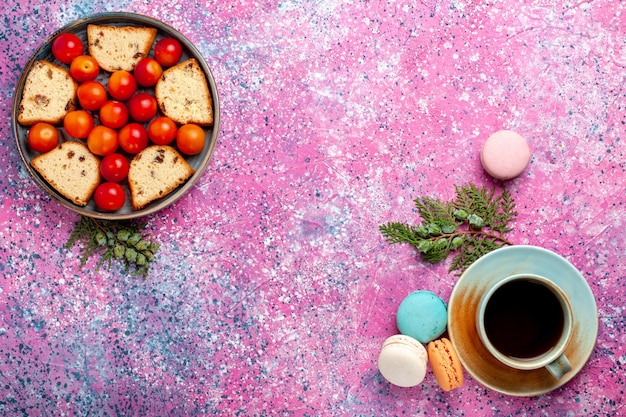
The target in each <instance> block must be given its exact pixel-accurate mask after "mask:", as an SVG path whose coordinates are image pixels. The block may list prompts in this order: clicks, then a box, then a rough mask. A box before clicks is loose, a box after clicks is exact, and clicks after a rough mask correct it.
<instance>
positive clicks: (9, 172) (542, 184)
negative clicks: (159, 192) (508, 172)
mask: <svg viewBox="0 0 626 417" xmlns="http://www.w3.org/2000/svg"><path fill="white" fill-rule="evenodd" d="M105 5H106V6H105ZM1 7H2V10H3V13H2V15H3V18H4V21H3V24H2V27H1V28H0V51H1V54H0V92H1V93H2V97H3V98H2V99H0V133H1V134H0V141H1V144H2V149H4V152H2V153H0V189H1V193H0V415H7V416H17V415H24V416H26V415H29V416H36V415H50V416H85V415H98V416H100V415H102V416H112V415H119V416H184V415H191V416H201V415H245V416H271V415H272V416H273V415H281V416H292V415H293V416H317V415H320V416H321V415H349V416H355V415H359V416H395V415H411V416H436V415H438V416H444V415H446V416H447V415H450V416H494V415H497V416H504V415H516V416H524V415H529V416H530V415H532V416H536V415H546V416H583V415H584V416H616V415H626V407H625V405H624V399H623V398H624V390H625V386H626V382H625V364H626V352H625V350H624V344H625V342H626V322H625V317H624V316H625V311H624V300H625V296H626V294H625V290H624V289H625V288H626V282H625V277H624V275H625V272H626V266H625V262H624V261H625V259H626V257H625V255H624V247H625V246H626V232H624V228H625V219H626V216H625V214H624V201H625V197H624V195H625V188H626V185H625V184H626V182H625V170H626V165H625V159H626V158H625V154H624V153H625V151H624V139H625V137H626V89H625V86H626V82H625V81H626V80H625V79H626V42H625V39H626V4H625V3H624V2H623V1H619V0H607V1H599V0H598V1H592V2H584V1H583V2H568V1H558V2H556V3H555V2H553V1H532V2H516V1H494V2H490V3H489V5H487V4H485V3H484V2H470V1H464V0H443V1H420V2H402V1H385V2H382V1H380V2H378V1H372V2H370V1H348V0H346V1H340V0H337V1H310V2H307V1H299V0H295V1H286V2H279V3H276V2H251V1H247V0H242V1H239V2H217V1H212V2H207V3H206V4H204V3H203V4H198V3H193V2H183V1H170V2H163V3H158V2H157V3H154V4H150V5H148V4H147V2H144V1H131V0H127V1H119V0H117V1H113V2H111V3H109V2H104V1H100V0H96V1H76V2H69V1H61V0H51V1H46V2H43V1H34V0H33V1H30V2H20V3H19V4H18V2H16V1H11V0H10V1H9V3H4V4H3V5H2V6H1ZM105 10H118V11H131V12H137V13H142V14H146V15H149V16H152V17H155V18H158V19H160V20H162V21H164V22H166V23H169V24H171V25H172V26H173V27H174V28H176V29H178V30H179V31H181V32H182V33H183V34H184V35H185V36H187V37H188V38H189V39H190V40H191V41H192V42H194V43H195V44H196V45H197V47H198V48H199V50H200V51H201V52H202V54H203V56H204V57H205V59H206V61H207V63H208V64H209V66H210V67H211V69H212V71H213V74H214V76H215V78H216V80H217V82H218V84H219V86H218V88H219V91H220V99H221V103H222V127H221V132H220V136H219V143H218V144H217V148H216V151H215V154H214V158H213V159H212V161H211V162H210V164H209V167H208V169H207V171H206V173H205V174H204V176H203V177H202V178H201V179H200V180H199V182H198V183H197V185H196V186H195V187H194V188H193V189H192V190H191V192H190V193H189V194H188V195H186V196H185V197H183V198H182V199H180V200H179V201H177V202H176V203H175V204H174V205H172V206H170V207H169V208H167V209H165V210H163V211H161V212H159V213H157V214H155V215H153V216H151V217H149V218H148V219H147V220H148V221H149V228H150V230H151V231H152V232H153V234H154V235H155V236H156V237H157V239H158V240H159V241H160V242H161V244H162V248H161V252H160V257H159V260H158V262H157V263H156V264H155V266H154V267H153V269H152V273H151V275H150V277H149V278H148V279H147V280H146V281H145V282H141V281H140V280H138V279H136V278H132V277H129V276H126V275H125V274H124V271H123V269H120V268H113V269H111V270H110V271H101V272H100V273H97V274H96V273H93V272H92V271H91V270H90V269H83V270H79V268H78V267H79V261H78V259H77V257H78V253H79V252H78V248H74V249H73V250H72V251H67V250H64V249H63V248H62V246H63V244H64V243H65V241H66V240H67V238H68V235H69V233H70V231H71V229H72V226H73V223H74V221H75V220H76V216H75V215H74V214H73V213H71V212H69V211H67V210H66V209H64V208H62V207H61V206H59V205H58V204H57V203H56V202H55V201H54V200H51V199H50V198H49V197H48V196H47V195H45V194H44V193H43V192H42V191H41V189H40V188H39V187H38V186H37V185H36V184H35V182H34V181H33V180H32V179H30V178H29V177H28V175H27V174H26V171H25V169H24V168H23V167H22V166H21V162H20V159H19V156H18V153H17V150H16V147H15V140H14V138H13V137H12V133H11V129H10V111H11V105H12V100H13V91H14V88H15V86H16V83H17V80H18V78H19V75H20V73H21V71H22V69H23V67H24V65H25V64H26V62H27V61H28V59H29V58H30V55H31V54H32V53H33V52H34V51H35V50H36V49H37V48H38V47H39V46H40V44H41V43H42V42H43V40H44V39H46V38H47V37H48V36H50V35H51V34H52V33H54V31H55V30H57V29H59V28H60V27H62V26H64V25H65V24H68V23H70V22H71V21H73V20H74V19H77V18H80V17H83V16H85V15H89V14H91V13H96V12H101V11H105ZM504 128H506V129H513V130H516V131H517V132H519V133H520V134H522V135H523V136H525V137H526V138H527V140H528V142H529V143H530V145H531V149H532V159H531V164H530V166H529V167H528V169H527V170H526V171H525V172H524V174H523V175H522V176H520V177H518V178H517V179H515V180H512V181H509V182H507V183H506V186H507V188H508V189H509V190H510V192H511V193H512V194H513V196H514V197H515V198H516V202H517V206H518V211H519V217H518V220H517V222H516V224H515V225H514V227H515V230H514V232H513V233H512V234H511V236H510V237H511V238H512V239H513V240H514V241H515V242H516V243H519V244H530V245H537V246H541V247H544V248H546V249H550V250H552V251H555V252H557V253H559V254H560V255H562V256H563V257H565V258H566V259H567V260H569V261H570V262H571V263H572V264H573V265H575V266H576V267H577V268H579V270H580V271H581V272H582V274H583V276H584V277H585V279H586V280H587V281H588V283H589V285H590V287H591V289H592V291H593V293H594V295H595V297H596V300H597V304H598V314H599V317H600V320H599V337H598V340H597V343H596V345H595V348H594V351H593V353H592V356H591V358H590V360H589V361H588V363H587V364H586V365H585V367H584V368H583V370H582V371H581V372H580V373H579V374H578V375H577V376H576V377H575V378H573V379H572V380H571V381H570V382H569V383H567V384H566V385H565V386H563V387H562V388H559V389H557V390H555V391H553V392H550V393H548V394H545V395H542V396H539V397H535V398H531V399H527V398H517V397H509V396H504V395H501V394H498V393H496V392H493V391H491V390H488V389H486V388H484V387H483V386H481V385H480V384H478V383H477V382H476V381H474V380H473V379H472V378H471V377H469V375H467V374H466V383H465V385H464V386H463V387H462V388H461V389H458V390H455V391H452V392H450V393H445V392H443V391H442V390H441V389H440V388H439V387H438V386H437V384H436V382H435V380H434V378H433V376H432V373H430V371H429V373H428V375H427V377H426V380H425V381H424V383H423V384H422V385H420V386H418V387H415V388H411V389H406V388H399V387H394V386H391V385H389V384H388V383H387V382H386V381H385V380H384V379H383V378H382V377H381V376H380V374H379V373H378V371H377V369H376V359H377V355H378V351H379V348H380V345H381V343H382V341H383V340H384V339H385V338H386V337H387V336H389V335H391V334H394V333H396V332H397V329H396V327H395V311H396V309H397V306H398V304H399V303H400V301H401V300H402V299H403V297H404V296H405V295H406V294H408V293H409V292H411V291H414V290H417V289H428V290H431V291H433V292H435V293H437V294H438V295H439V296H441V297H442V298H443V299H444V300H446V301H447V300H448V299H449V296H450V293H451V291H452V288H453V286H454V284H455V282H456V279H457V278H456V277H455V276H453V275H451V274H449V273H448V272H447V269H448V266H449V265H448V263H447V262H443V263H441V264H435V265H431V264H425V263H423V262H421V261H420V260H419V259H417V258H416V254H415V252H414V251H413V250H412V249H411V248H410V247H407V246H390V245H388V244H387V243H385V242H384V241H383V239H382V237H381V235H380V233H379V232H378V226H379V225H380V224H381V223H384V222H387V221H389V220H399V221H407V222H417V221H418V218H417V214H416V212H415V211H414V209H413V203H412V200H413V199H415V198H416V197H419V196H431V197H437V198H442V199H448V198H450V197H452V195H453V193H454V185H455V184H459V185H462V184H466V183H468V182H474V183H476V184H477V185H479V186H482V185H485V186H489V187H490V186H492V185H496V184H497V183H496V182H494V181H493V180H492V179H491V178H489V177H488V176H487V175H486V174H485V173H484V171H483V170H482V169H481V166H480V162H479V156H478V153H479V150H480V146H481V144H482V142H483V141H484V140H485V139H486V138H487V136H488V135H489V134H491V133H493V132H494V131H496V130H499V129H504Z"/></svg>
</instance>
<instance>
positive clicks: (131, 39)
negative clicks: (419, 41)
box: [87, 24, 157, 72]
mask: <svg viewBox="0 0 626 417" xmlns="http://www.w3.org/2000/svg"><path fill="white" fill-rule="evenodd" d="M156 35H157V30H156V29H155V28H149V27H141V26H100V25H94V24H92V25H87V45H88V48H89V54H90V55H91V56H93V57H94V58H95V59H96V61H98V64H99V65H100V68H102V69H104V70H105V71H109V72H113V71H118V70H125V71H132V70H133V68H135V65H137V62H139V61H140V60H141V58H143V57H146V56H148V54H149V53H150V49H151V48H152V43H153V42H154V39H155V38H156Z"/></svg>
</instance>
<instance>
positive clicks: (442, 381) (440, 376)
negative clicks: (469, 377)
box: [428, 337, 463, 391]
mask: <svg viewBox="0 0 626 417" xmlns="http://www.w3.org/2000/svg"><path fill="white" fill-rule="evenodd" d="M428 361H429V362H430V367H431V369H432V370H433V375H434V376H435V379H436V380H437V383H438V384H439V386H440V387H441V388H442V389H443V390H444V391H450V390H453V389H455V388H459V387H460V386H461V385H463V366H462V365H461V361H460V360H459V356H458V355H457V354H456V350H455V349H454V346H453V345H452V343H451V342H450V340H448V339H446V338H445V337H443V338H441V339H439V340H434V341H432V342H430V343H429V344H428Z"/></svg>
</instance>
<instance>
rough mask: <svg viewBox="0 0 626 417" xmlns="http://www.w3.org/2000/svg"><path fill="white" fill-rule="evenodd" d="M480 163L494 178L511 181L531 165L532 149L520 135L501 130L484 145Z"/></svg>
mask: <svg viewBox="0 0 626 417" xmlns="http://www.w3.org/2000/svg"><path fill="white" fill-rule="evenodd" d="M480 162H481V164H482V165H483V168H484V169H485V171H487V173H488V174H489V175H491V176H492V177H494V178H496V179H499V180H503V181H505V180H510V179H512V178H515V177H517V176H518V175H520V174H521V173H522V172H524V170H525V169H526V167H527V166H528V164H529V163H530V147H529V146H528V142H527V141H526V139H525V138H524V137H523V136H521V135H520V134H519V133H516V132H514V131H512V130H500V131H497V132H495V133H494V134H492V135H491V136H489V137H488V138H487V140H486V141H485V143H484V144H483V147H482V149H481V150H480Z"/></svg>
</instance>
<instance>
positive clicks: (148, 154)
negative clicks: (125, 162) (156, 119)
mask: <svg viewBox="0 0 626 417" xmlns="http://www.w3.org/2000/svg"><path fill="white" fill-rule="evenodd" d="M194 172H195V171H194V169H193V168H192V167H191V166H190V165H189V164H188V163H187V161H186V160H185V158H183V156H182V155H181V154H179V153H178V151H176V150H175V149H174V148H172V147H171V146H167V145H153V146H148V147H147V148H146V149H144V150H143V151H141V152H139V153H138V154H137V155H135V157H134V158H133V160H132V161H131V162H130V169H129V171H128V184H129V186H130V196H131V202H132V205H133V208H134V209H135V210H139V209H142V208H144V207H145V206H147V205H148V204H150V203H151V202H153V201H154V200H157V199H159V198H163V197H165V196H166V195H168V194H169V193H171V192H172V191H174V189H176V187H178V186H179V185H180V184H182V183H183V182H185V181H186V180H187V179H188V178H189V177H191V176H192V175H193V174H194Z"/></svg>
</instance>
